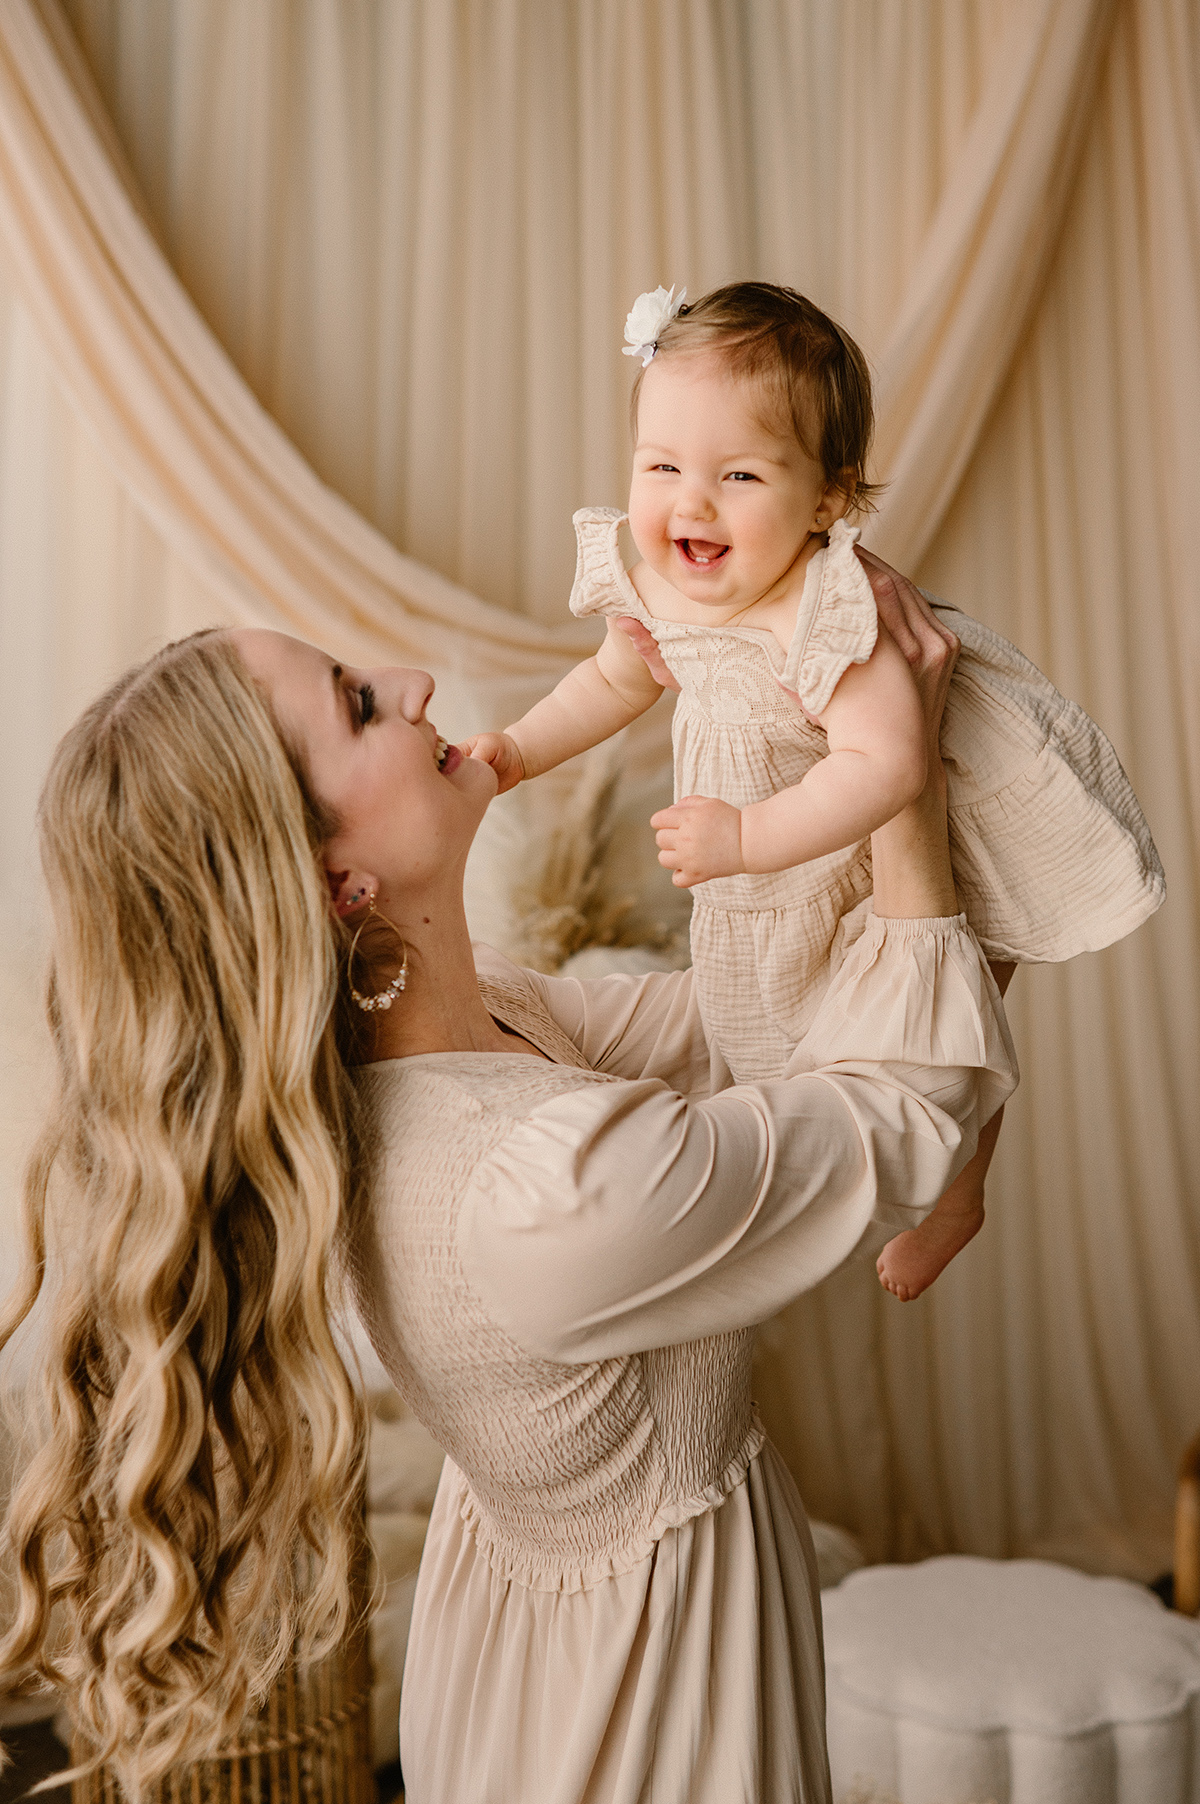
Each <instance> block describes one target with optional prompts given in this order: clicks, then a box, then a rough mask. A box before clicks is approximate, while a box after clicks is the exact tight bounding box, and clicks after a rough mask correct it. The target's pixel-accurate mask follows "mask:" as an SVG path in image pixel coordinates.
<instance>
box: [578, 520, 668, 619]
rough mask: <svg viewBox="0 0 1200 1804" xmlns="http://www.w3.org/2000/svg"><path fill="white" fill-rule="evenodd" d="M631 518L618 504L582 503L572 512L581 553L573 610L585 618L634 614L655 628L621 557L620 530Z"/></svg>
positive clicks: (635, 617) (579, 552)
mask: <svg viewBox="0 0 1200 1804" xmlns="http://www.w3.org/2000/svg"><path fill="white" fill-rule="evenodd" d="M627 518H628V515H626V514H623V513H622V512H621V510H620V508H618V507H581V508H580V509H579V511H578V513H576V514H573V515H572V524H573V525H574V527H575V540H576V544H577V545H578V548H579V549H578V555H577V558H576V563H575V583H574V586H573V587H572V589H571V612H572V614H577V615H578V616H579V617H580V618H581V619H584V618H586V616H587V615H589V614H608V615H614V614H632V615H633V617H634V619H635V620H640V621H641V622H642V624H643V625H644V626H647V627H651V628H653V625H654V619H653V616H652V615H651V614H650V613H649V612H648V611H647V609H646V608H645V607H644V606H643V604H642V598H641V596H640V595H639V594H638V592H637V590H636V589H635V588H634V586H633V584H632V583H631V582H630V580H629V572H628V570H626V568H625V565H624V563H623V561H622V558H621V548H620V545H619V544H618V543H617V534H618V533H619V532H620V530H621V524H622V522H623V521H624V520H626V519H627Z"/></svg>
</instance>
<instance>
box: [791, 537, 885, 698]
mask: <svg viewBox="0 0 1200 1804" xmlns="http://www.w3.org/2000/svg"><path fill="white" fill-rule="evenodd" d="M857 538H858V527H857V526H847V524H846V522H845V521H844V520H835V521H834V523H833V525H832V526H831V527H830V529H829V544H828V545H827V546H826V547H825V549H824V550H822V551H818V552H817V554H816V556H815V557H814V558H812V559H811V560H810V562H809V566H808V571H807V573H806V575H805V578H804V591H803V593H802V595H801V597H800V608H799V612H798V614H797V616H796V630H795V632H794V633H793V634H792V643H791V645H790V646H789V647H788V655H787V658H786V660H785V662H784V666H783V670H782V672H781V674H780V679H779V680H780V682H781V683H782V684H783V686H784V688H785V689H790V690H791V691H792V692H793V694H795V695H798V696H799V697H800V700H801V702H802V703H803V704H804V706H805V707H806V708H807V710H808V712H809V713H810V714H820V713H822V712H823V711H824V709H825V708H827V707H828V706H829V698H830V696H831V695H832V694H833V692H834V690H835V689H836V688H837V685H838V683H839V681H840V680H841V678H842V677H843V676H844V675H845V674H846V672H847V670H849V668H850V666H851V664H865V663H866V661H867V659H868V658H869V657H870V655H871V653H872V652H873V651H874V649H875V639H876V636H877V634H878V631H879V616H878V614H877V612H876V609H875V596H874V594H873V593H872V590H871V584H870V581H869V579H868V577H867V573H866V571H865V570H864V569H863V567H862V565H861V564H860V563H859V561H858V558H857V557H856V556H855V554H854V545H855V541H856V540H857Z"/></svg>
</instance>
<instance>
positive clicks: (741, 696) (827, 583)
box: [571, 507, 1165, 1083]
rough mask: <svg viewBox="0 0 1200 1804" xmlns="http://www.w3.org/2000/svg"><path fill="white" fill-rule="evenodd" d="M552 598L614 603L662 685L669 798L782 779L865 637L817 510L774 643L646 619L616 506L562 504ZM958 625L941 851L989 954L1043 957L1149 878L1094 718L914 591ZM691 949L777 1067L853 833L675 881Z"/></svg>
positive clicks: (752, 1055)
mask: <svg viewBox="0 0 1200 1804" xmlns="http://www.w3.org/2000/svg"><path fill="white" fill-rule="evenodd" d="M574 518H575V531H576V535H577V537H578V542H579V561H578V567H577V570H576V577H575V586H574V588H573V589H572V591H571V609H572V612H574V613H575V614H577V615H580V616H584V617H586V616H588V615H592V614H604V615H610V616H616V615H632V616H633V617H634V618H635V619H636V620H639V621H640V622H641V623H642V625H643V626H645V627H647V628H648V629H649V631H650V632H651V633H653V635H654V637H655V639H656V640H657V641H658V645H659V649H660V651H661V652H662V655H663V658H664V660H665V662H666V664H667V666H668V668H669V669H670V671H671V672H672V674H673V675H674V677H675V678H676V680H677V681H678V683H679V685H680V694H679V696H678V698H677V700H676V704H675V717H674V726H673V735H674V746H675V796H676V800H678V799H679V798H681V797H683V796H689V795H703V796H716V797H719V798H720V800H722V801H725V802H731V803H732V804H733V805H734V806H735V807H737V808H745V807H747V806H748V805H749V804H750V803H751V802H761V801H764V800H765V799H766V798H767V797H768V796H771V795H774V794H775V793H776V792H777V791H778V790H780V789H784V788H787V787H790V786H791V785H792V784H795V783H798V782H799V781H800V779H801V778H802V777H803V776H804V774H805V772H806V771H808V770H809V769H811V767H812V766H813V764H815V763H816V761H817V759H818V758H822V757H824V756H825V755H826V751H827V746H826V740H825V735H824V734H823V733H822V731H821V729H820V728H819V727H817V726H814V725H813V724H812V722H810V721H809V720H807V719H806V718H805V715H804V713H803V711H802V709H801V707H800V705H799V704H800V703H801V702H802V703H803V704H804V707H805V708H807V709H808V711H809V713H811V714H819V713H821V711H822V710H823V709H824V708H825V706H826V705H827V703H828V701H829V698H830V696H831V695H832V694H833V690H834V687H835V685H836V684H837V682H838V680H839V678H840V677H841V676H842V675H843V674H844V672H845V671H846V670H847V669H848V667H849V666H850V665H851V664H861V663H864V662H865V661H866V659H867V658H868V657H869V656H870V654H871V650H872V648H873V646H874V644H875V636H876V631H877V617H876V610H875V599H874V596H873V594H872V591H871V585H870V583H869V581H868V580H867V576H866V573H865V571H864V570H863V567H862V565H861V564H860V563H859V560H858V558H857V557H856V556H855V553H854V543H855V540H856V539H857V538H858V530H857V528H854V527H848V526H847V525H846V523H845V521H843V520H838V521H835V523H834V526H833V528H832V530H831V532H830V534H829V542H828V546H827V547H826V548H824V549H822V550H820V551H818V552H817V553H816V555H815V556H814V557H813V558H812V559H811V561H810V563H809V566H808V571H807V574H806V578H805V584H804V590H803V594H802V597H801V602H800V607H799V611H798V617H797V621H796V630H795V634H794V636H793V639H792V643H791V646H790V647H789V649H788V651H787V653H786V655H785V653H784V652H783V650H782V648H781V646H780V645H779V642H778V640H777V639H776V637H775V635H774V633H772V632H770V631H768V630H767V629H765V628H762V627H754V626H737V625H730V626H692V625H686V624H683V623H680V622H677V621H670V620H657V619H655V618H654V617H653V616H652V615H651V614H650V613H649V612H648V611H647V609H646V607H645V605H644V604H643V602H642V600H641V598H640V596H639V595H638V593H637V590H636V589H635V588H634V586H633V584H632V582H631V581H630V579H629V574H628V572H627V571H626V569H625V566H624V563H623V562H622V559H621V553H620V549H619V546H618V543H617V534H618V531H619V528H620V526H621V523H622V521H623V520H624V519H625V515H624V514H623V513H621V512H619V511H618V509H616V508H611V507H591V508H582V509H580V511H579V512H578V513H577V514H576V515H575V517H574ZM928 599H929V600H930V602H931V603H932V604H933V606H934V607H935V608H936V609H937V613H938V616H939V618H940V619H941V620H943V621H944V622H945V624H946V625H947V626H948V627H950V628H951V630H952V631H953V632H955V633H957V635H958V637H959V639H960V640H961V641H962V650H961V652H960V654H959V659H958V663H957V665H956V667H955V671H954V676H953V679H952V681H951V685H950V694H949V699H948V700H947V703H946V712H945V716H944V719H943V724H942V756H943V758H944V760H945V764H946V775H947V786H948V799H949V815H950V849H951V856H952V859H953V864H954V878H955V883H956V885H957V888H958V895H959V899H960V901H961V903H962V906H963V909H964V911H965V913H966V916H967V919H968V921H969V922H970V924H971V927H972V928H973V929H974V931H975V934H976V936H977V937H978V939H979V942H980V945H981V946H982V947H983V950H984V952H985V953H986V954H987V956H988V957H989V958H992V959H1002V960H1015V961H1016V962H1018V963H1030V964H1037V963H1047V962H1050V963H1055V962H1058V961H1059V960H1062V959H1067V958H1073V957H1074V956H1075V954H1076V953H1077V952H1094V951H1096V950H1098V949H1099V948H1100V947H1101V946H1107V945H1110V944H1111V943H1112V942H1113V941H1114V940H1118V939H1120V938H1122V936H1123V935H1125V934H1127V933H1131V932H1132V931H1133V929H1134V928H1135V927H1138V926H1140V924H1141V923H1142V922H1143V921H1144V920H1146V918H1147V917H1148V916H1149V915H1151V914H1153V913H1154V911H1155V909H1156V908H1158V907H1159V906H1160V904H1161V903H1162V900H1163V897H1164V895H1165V884H1164V880H1163V872H1162V866H1161V864H1160V862H1159V858H1158V854H1157V852H1156V851H1155V848H1154V843H1153V841H1152V839H1151V837H1150V832H1149V829H1148V827H1147V825H1146V821H1145V817H1144V816H1143V814H1142V811H1141V809H1140V808H1139V806H1138V802H1137V798H1136V796H1135V795H1134V793H1133V791H1132V789H1131V788H1130V786H1129V781H1128V778H1127V777H1126V775H1125V773H1124V771H1123V770H1122V769H1121V766H1120V763H1119V762H1118V760H1117V755H1116V753H1115V752H1114V751H1113V748H1112V746H1111V745H1110V744H1109V742H1108V740H1107V739H1106V738H1105V736H1104V734H1103V733H1102V732H1101V731H1100V728H1099V727H1098V726H1097V725H1096V723H1095V721H1093V720H1092V719H1090V718H1089V716H1088V715H1087V714H1085V713H1084V711H1083V709H1082V708H1080V707H1079V706H1078V705H1077V703H1075V702H1072V701H1068V700H1067V698H1066V697H1065V696H1063V695H1060V694H1059V692H1058V690H1057V689H1056V688H1055V687H1054V685H1053V684H1052V683H1051V682H1049V681H1048V680H1047V679H1046V678H1045V677H1044V676H1043V675H1042V673H1041V672H1040V671H1039V670H1038V669H1037V667H1036V666H1035V665H1033V664H1031V663H1030V662H1029V660H1028V658H1026V657H1024V656H1022V654H1021V653H1020V652H1019V651H1018V650H1017V649H1016V647H1015V646H1013V645H1010V644H1009V642H1008V641H1007V640H1006V639H1002V638H1001V637H1000V635H999V634H998V633H993V632H991V631H990V630H989V629H988V628H987V627H985V626H981V625H980V624H979V622H978V621H976V620H972V619H971V618H970V617H969V616H968V615H966V614H962V613H960V612H959V611H958V609H957V608H952V607H948V606H947V605H946V604H945V603H944V602H941V601H939V600H937V599H936V597H934V596H929V597H928ZM692 894H693V909H692V928H691V936H692V962H693V965H694V967H695V971H696V985H697V993H698V999H699V1004H700V1009H701V1012H702V1015H703V1019H704V1023H705V1026H706V1028H707V1030H708V1032H709V1033H710V1035H711V1036H712V1037H713V1038H714V1039H715V1040H716V1042H717V1044H718V1045H719V1046H720V1049H721V1051H722V1053H723V1054H724V1056H725V1058H726V1060H727V1061H728V1064H729V1067H730V1070H731V1071H732V1072H733V1074H734V1077H735V1078H736V1079H737V1081H738V1082H739V1083H746V1082H754V1081H756V1080H759V1079H762V1078H771V1077H778V1076H780V1075H782V1073H783V1072H784V1071H785V1069H786V1068H787V1065H788V1061H789V1059H790V1058H791V1055H792V1052H793V1050H794V1049H795V1047H796V1046H797V1044H798V1043H799V1041H800V1040H801V1039H802V1038H803V1035H804V1031H805V1028H806V1025H807V1023H808V1022H809V1020H811V1018H812V1014H813V1011H814V1010H815V1008H816V1006H817V1004H818V1002H819V1000H820V997H821V994H822V990H823V985H824V983H825V982H826V981H827V974H828V971H829V968H830V961H831V957H833V958H836V956H837V955H839V954H840V952H841V951H844V950H845V948H846V947H847V946H848V945H850V944H852V943H853V941H854V940H855V939H856V938H857V936H858V935H859V934H860V933H861V932H862V930H863V926H864V923H865V921H866V919H867V915H868V912H869V909H870V895H871V850H870V842H869V840H864V841H863V842H862V843H861V844H859V845H856V846H851V847H848V848H847V849H846V850H844V851H840V852H833V853H831V854H830V855H829V856H828V857H825V858H816V859H813V860H812V861H811V862H810V863H808V864H804V865H799V866H796V867H794V868H793V869H791V870H786V871H774V872H769V873H767V874H765V875H749V874H745V875H741V876H736V877H716V878H713V879H712V880H711V881H709V882H708V883H699V884H697V885H696V886H695V888H694V889H693V892H692Z"/></svg>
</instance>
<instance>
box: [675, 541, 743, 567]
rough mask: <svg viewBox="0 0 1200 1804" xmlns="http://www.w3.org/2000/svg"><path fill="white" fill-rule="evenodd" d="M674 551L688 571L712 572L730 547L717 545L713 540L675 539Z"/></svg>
mask: <svg viewBox="0 0 1200 1804" xmlns="http://www.w3.org/2000/svg"><path fill="white" fill-rule="evenodd" d="M675 549H676V551H677V552H678V553H679V555H680V557H681V558H682V559H683V561H684V563H685V564H686V565H687V566H688V568H689V569H691V570H713V569H715V568H716V566H717V565H718V564H719V563H720V562H721V560H722V558H723V557H724V556H725V553H726V552H727V551H729V550H730V546H728V545H719V544H718V543H717V542H716V540H714V539H676V540H675Z"/></svg>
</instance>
